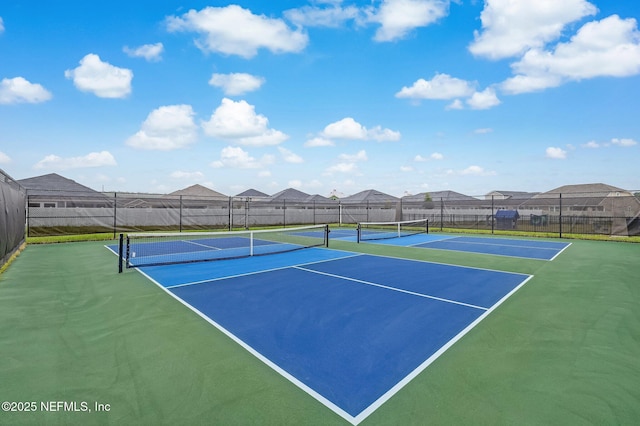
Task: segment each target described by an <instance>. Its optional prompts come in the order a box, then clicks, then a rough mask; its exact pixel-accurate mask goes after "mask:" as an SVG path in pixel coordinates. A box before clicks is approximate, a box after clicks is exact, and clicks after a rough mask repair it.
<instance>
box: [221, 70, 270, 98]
mask: <svg viewBox="0 0 640 426" xmlns="http://www.w3.org/2000/svg"><path fill="white" fill-rule="evenodd" d="M264 82H265V79H264V78H263V77H258V76H255V75H251V74H246V73H231V74H213V75H212V76H211V79H210V80H209V84H210V85H212V86H214V87H220V88H221V89H222V91H223V92H224V94H225V95H229V96H234V95H243V94H245V93H247V92H253V91H254V90H258V89H259V88H260V86H262V85H263V84H264Z"/></svg>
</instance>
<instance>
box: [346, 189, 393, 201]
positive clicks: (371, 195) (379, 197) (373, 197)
mask: <svg viewBox="0 0 640 426" xmlns="http://www.w3.org/2000/svg"><path fill="white" fill-rule="evenodd" d="M398 200H399V198H398V197H394V196H393V195H389V194H385V193H383V192H380V191H378V190H375V189H367V190H365V191H361V192H358V193H357V194H353V195H349V196H348V197H344V198H341V199H340V201H341V202H343V203H344V202H347V203H349V202H352V203H356V202H363V201H365V202H366V201H370V202H388V201H398Z"/></svg>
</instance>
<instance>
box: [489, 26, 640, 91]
mask: <svg viewBox="0 0 640 426" xmlns="http://www.w3.org/2000/svg"><path fill="white" fill-rule="evenodd" d="M511 67H512V69H513V71H514V73H515V74H516V75H515V76H514V77H512V78H510V79H507V80H506V81H505V82H503V83H502V85H501V88H502V90H503V91H505V92H507V93H512V94H517V93H526V92H533V91H536V90H542V89H546V88H550V87H556V86H559V85H561V84H562V83H564V82H567V81H579V80H583V79H589V78H594V77H602V76H607V77H627V76H631V75H637V74H639V73H640V32H639V31H638V26H637V22H636V20H635V19H633V18H629V19H621V18H620V17H618V16H617V15H612V16H609V17H608V18H605V19H603V20H601V21H593V22H589V23H587V24H585V25H584V26H582V28H580V29H579V30H578V32H577V33H576V35H574V36H573V37H571V39H570V40H569V41H568V42H566V43H559V44H558V45H556V46H555V48H554V49H553V50H552V51H546V50H541V49H531V50H529V51H528V52H527V53H526V54H525V55H524V56H523V57H522V59H521V60H520V61H518V62H516V63H514V64H512V65H511Z"/></svg>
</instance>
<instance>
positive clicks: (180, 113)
mask: <svg viewBox="0 0 640 426" xmlns="http://www.w3.org/2000/svg"><path fill="white" fill-rule="evenodd" d="M194 115H195V113H194V112H193V108H192V107H191V105H168V106H162V107H160V108H157V109H155V110H153V111H151V113H149V115H148V116H147V119H146V120H145V121H144V123H142V127H141V129H140V130H139V131H138V132H137V133H136V134H135V135H133V136H131V137H130V138H129V139H127V141H126V144H127V145H129V146H131V147H133V148H138V149H147V150H159V151H171V150H174V149H179V148H184V147H185V146H187V145H189V144H190V143H192V142H194V141H195V140H196V138H197V136H198V127H197V125H196V124H195V122H194V121H193V116H194Z"/></svg>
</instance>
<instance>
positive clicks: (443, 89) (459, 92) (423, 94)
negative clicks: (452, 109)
mask: <svg viewBox="0 0 640 426" xmlns="http://www.w3.org/2000/svg"><path fill="white" fill-rule="evenodd" d="M475 86H476V83H472V82H469V81H465V80H461V79H459V78H455V77H451V76H450V75H448V74H436V75H435V76H434V77H433V78H432V79H431V80H425V79H422V78H421V79H418V80H416V82H414V83H413V85H412V86H411V87H406V86H405V87H403V88H402V89H401V90H400V91H399V92H398V93H396V95H395V96H396V98H412V99H454V98H459V97H467V96H471V95H472V94H473V92H474V91H475Z"/></svg>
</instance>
